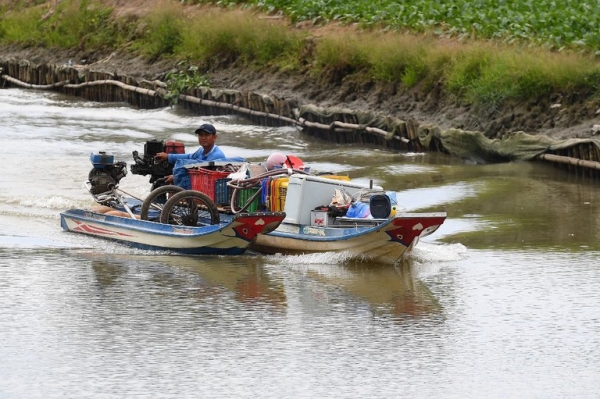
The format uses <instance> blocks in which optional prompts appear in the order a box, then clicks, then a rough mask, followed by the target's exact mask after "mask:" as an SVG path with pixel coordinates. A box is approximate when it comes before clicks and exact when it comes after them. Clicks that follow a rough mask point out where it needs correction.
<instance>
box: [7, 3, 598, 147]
mask: <svg viewBox="0 0 600 399" xmlns="http://www.w3.org/2000/svg"><path fill="white" fill-rule="evenodd" d="M0 1H1V0H0ZM164 1H166V2H169V0H164ZM157 3H160V1H153V0H134V1H119V0H114V1H113V4H114V5H115V7H117V12H118V13H120V14H123V13H134V12H135V13H136V14H143V13H144V12H147V11H148V10H150V9H151V8H152V7H156V6H157ZM196 11H197V9H196ZM301 28H302V29H313V30H314V34H315V37H318V36H319V35H322V34H327V33H324V32H323V28H314V27H312V26H302V27H301ZM327 29H331V27H329V28H327ZM333 29H338V28H336V27H334V28H333ZM8 58H17V59H27V60H29V61H31V62H34V63H37V64H42V63H54V64H63V63H65V62H67V61H68V60H72V62H73V63H74V64H86V65H91V68H92V69H94V70H102V71H108V72H116V73H117V74H119V75H129V76H134V77H140V78H141V77H143V78H146V79H156V78H160V77H161V76H162V75H163V74H164V73H165V72H167V71H169V70H170V69H172V68H174V67H175V65H176V64H177V62H176V61H173V60H171V61H157V62H148V61H147V60H144V59H142V58H139V57H132V56H131V55H129V54H120V53H117V52H115V53H110V54H100V53H95V54H91V53H86V52H81V51H77V50H69V51H56V50H47V49H39V48H17V47H10V48H0V59H8ZM208 71H209V75H210V78H211V84H212V87H216V88H219V87H220V88H230V89H236V90H247V91H254V92H259V93H264V94H270V95H274V96H277V97H280V98H286V99H292V98H293V99H296V100H297V102H298V103H299V104H301V105H305V104H315V105H318V106H321V107H324V108H347V109H352V110H357V111H372V112H377V113H380V114H383V115H386V116H394V117H397V118H400V119H404V120H409V119H414V120H416V121H418V122H419V123H434V124H436V125H439V126H440V127H442V128H444V129H445V128H450V127H454V128H460V129H465V130H477V131H481V132H483V133H484V134H485V135H486V136H488V137H501V136H503V135H504V134H506V133H509V132H512V131H524V132H526V133H530V134H545V135H548V136H550V137H554V138H557V139H562V138H574V137H592V136H593V135H594V133H595V129H593V126H594V125H596V124H598V125H600V115H599V112H600V101H599V100H597V99H595V100H589V99H588V98H587V97H586V96H583V95H582V96H581V98H579V96H578V93H564V95H556V96H555V98H541V99H538V100H537V101H536V102H535V103H514V104H509V105H506V106H504V107H503V108H502V109H498V110H494V111H493V112H489V111H488V112H485V111H483V110H481V109H474V108H472V107H469V106H465V105H462V104H459V103H457V102H456V101H454V100H453V99H451V98H448V97H446V96H445V95H444V93H443V92H442V90H441V89H436V90H432V91H430V92H427V93H423V92H422V91H420V90H419V89H418V88H415V89H413V90H410V91H407V90H404V89H402V88H401V87H399V86H396V85H389V84H385V85H384V84H378V83H374V82H369V81H366V80H364V79H362V78H361V77H360V76H355V75H349V76H333V75H332V76H322V77H320V78H313V77H310V76H309V74H307V73H297V74H289V73H287V72H283V71H280V70H275V69H272V68H271V69H265V70H261V71H256V70H248V69H241V68H238V67H237V66H236V65H235V63H233V64H227V65H209V66H208Z"/></svg>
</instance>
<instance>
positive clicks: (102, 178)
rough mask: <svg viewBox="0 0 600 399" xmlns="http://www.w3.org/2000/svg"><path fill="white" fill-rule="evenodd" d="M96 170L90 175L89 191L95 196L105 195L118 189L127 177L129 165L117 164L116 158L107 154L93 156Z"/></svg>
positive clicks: (100, 153) (92, 159) (101, 153)
mask: <svg viewBox="0 0 600 399" xmlns="http://www.w3.org/2000/svg"><path fill="white" fill-rule="evenodd" d="M90 159H91V161H92V165H94V168H93V169H92V170H91V171H90V173H89V175H88V182H89V185H90V187H89V190H90V193H92V194H93V195H98V194H103V193H106V192H110V191H112V190H113V189H114V188H117V186H118V185H119V182H120V181H121V179H122V178H123V177H125V176H126V175H127V163H125V162H122V161H120V162H115V159H114V156H112V155H108V154H106V153H105V152H99V153H98V154H92V155H91V157H90Z"/></svg>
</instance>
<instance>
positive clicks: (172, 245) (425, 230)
mask: <svg viewBox="0 0 600 399" xmlns="http://www.w3.org/2000/svg"><path fill="white" fill-rule="evenodd" d="M150 144H152V146H155V145H156V143H154V142H149V143H147V145H146V148H145V154H144V158H143V160H145V161H143V160H142V158H140V157H136V155H137V153H135V152H134V159H137V160H136V164H135V165H133V166H132V172H133V173H137V174H144V175H145V174H150V175H151V179H150V182H151V183H152V182H157V181H159V179H158V178H159V177H160V176H164V175H166V174H167V173H172V172H171V170H165V171H164V172H163V171H161V172H160V173H157V172H156V171H154V169H155V165H154V164H153V162H154V156H153V155H152V154H153V152H155V151H156V150H152V151H150V150H149V147H151V146H150ZM156 146H157V148H158V149H160V148H164V147H163V146H164V144H163V143H158V145H156ZM146 153H148V154H146ZM287 158H288V159H289V157H287ZM91 160H92V164H93V165H94V169H92V171H91V172H90V175H89V182H88V189H89V191H90V193H91V194H92V195H93V196H94V198H95V199H96V201H97V202H98V203H100V204H102V203H108V202H112V203H113V204H112V206H115V204H114V203H115V201H116V202H118V203H120V204H121V205H122V206H123V208H124V209H125V210H128V213H129V215H130V216H131V217H132V218H118V217H117V218H115V217H109V216H103V215H99V214H92V213H90V212H86V211H77V210H72V211H68V212H66V213H64V214H61V218H63V221H62V223H63V227H64V228H65V229H67V230H69V231H77V232H82V233H86V234H92V235H96V236H101V237H107V238H112V239H117V240H119V241H122V242H126V243H130V244H135V245H136V246H140V247H146V248H155V249H165V250H175V251H178V252H185V253H241V252H243V250H245V249H246V248H249V249H251V250H253V251H255V252H259V253H265V254H275V253H281V254H306V253H319V252H343V253H344V254H346V255H347V256H348V257H352V258H360V259H367V260H371V261H376V262H382V263H388V264H394V263H396V262H399V261H401V260H402V259H403V257H405V256H406V255H407V254H408V253H410V250H411V249H412V248H413V247H414V246H415V245H416V244H417V243H418V242H419V240H420V239H421V238H423V237H426V236H429V235H431V234H432V233H434V232H435V231H436V230H437V229H438V228H439V227H440V226H441V225H442V224H443V223H444V221H445V219H446V213H444V212H436V213H407V212H403V211H402V210H401V209H400V208H399V207H398V204H396V203H395V193H393V192H387V191H384V190H383V188H381V187H379V186H373V184H372V182H370V183H369V184H368V185H365V184H362V183H357V182H352V181H350V180H349V179H348V178H344V177H340V176H315V175H311V174H309V173H308V172H307V171H306V169H295V168H294V166H293V165H289V168H282V169H281V170H277V169H274V168H271V169H269V170H267V167H266V166H263V165H261V164H258V165H250V164H246V163H243V166H244V172H242V173H240V169H235V172H233V173H232V171H231V169H228V170H224V171H217V170H216V169H214V168H215V167H222V166H225V165H219V163H215V162H210V163H207V164H189V165H185V168H187V169H188V172H189V173H188V174H189V177H190V182H191V188H192V189H191V190H184V189H182V188H181V187H177V186H173V185H163V186H161V187H158V188H156V189H154V190H152V191H151V193H150V194H149V195H148V197H147V198H146V199H145V200H143V205H142V208H141V211H140V212H139V217H140V218H141V219H142V220H136V219H135V218H134V217H133V216H134V215H133V213H132V212H131V210H129V209H130V208H129V207H128V206H127V205H126V204H125V203H124V201H123V200H122V197H121V196H119V195H116V194H115V192H116V187H117V186H118V182H119V180H120V179H121V178H122V177H123V176H125V174H126V169H125V168H126V165H125V163H123V162H117V163H115V162H114V158H113V157H112V156H110V155H106V154H105V153H99V154H97V155H94V154H92V156H91ZM227 165H228V166H231V164H230V163H229V164H227ZM238 166H239V165H238ZM236 175H237V176H236ZM234 176H236V177H234ZM240 176H243V177H240ZM107 193H108V195H107ZM341 194H343V195H341ZM339 195H341V197H343V200H344V201H345V202H344V203H343V204H341V205H342V206H341V208H340V207H335V206H334V207H332V206H331V205H332V204H336V203H337V204H338V205H340V204H339V203H338V202H336V201H334V198H338V197H339ZM151 209H154V212H158V216H159V220H160V223H153V222H148V221H147V220H146V219H148V218H149V213H148V212H149V210H151ZM340 209H343V212H338V211H340ZM356 209H360V211H359V212H357V211H354V212H352V210H356ZM248 211H250V212H251V213H250V214H246V213H245V212H248ZM242 212H244V213H242ZM255 212H258V214H257V215H254V213H255ZM199 222H202V223H199ZM198 226H200V227H198ZM219 251H221V252H219Z"/></svg>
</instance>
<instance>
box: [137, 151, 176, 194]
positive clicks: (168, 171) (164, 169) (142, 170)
mask: <svg viewBox="0 0 600 399" xmlns="http://www.w3.org/2000/svg"><path fill="white" fill-rule="evenodd" d="M183 151H184V147H183V145H182V144H181V143H176V142H172V141H168V142H167V143H166V145H165V142H164V141H160V140H148V141H147V142H146V144H144V155H143V156H141V157H140V155H139V153H138V152H137V151H133V160H134V161H135V163H134V164H133V165H131V173H133V174H134V175H142V176H146V175H150V183H152V190H154V189H155V188H157V187H160V186H162V185H164V183H163V181H162V179H163V178H165V177H167V176H169V175H172V174H173V164H170V163H168V162H158V161H156V160H155V159H154V156H155V155H156V154H158V153H159V152H166V153H182V152H183Z"/></svg>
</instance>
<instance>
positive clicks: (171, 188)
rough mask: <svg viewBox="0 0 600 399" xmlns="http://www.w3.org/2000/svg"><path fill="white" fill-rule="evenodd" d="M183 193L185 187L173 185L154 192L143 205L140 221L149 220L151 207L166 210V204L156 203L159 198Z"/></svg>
mask: <svg viewBox="0 0 600 399" xmlns="http://www.w3.org/2000/svg"><path fill="white" fill-rule="evenodd" d="M182 191H184V188H183V187H179V186H173V185H167V186H161V187H158V188H156V189H154V190H152V192H151V193H150V194H148V196H147V197H146V199H145V200H144V203H143V204H142V209H141V210H140V219H142V220H148V212H150V207H151V206H152V204H155V205H159V206H160V207H161V209H162V208H164V204H161V203H159V202H156V199H157V198H158V197H159V196H161V195H164V194H176V193H180V192H182Z"/></svg>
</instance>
